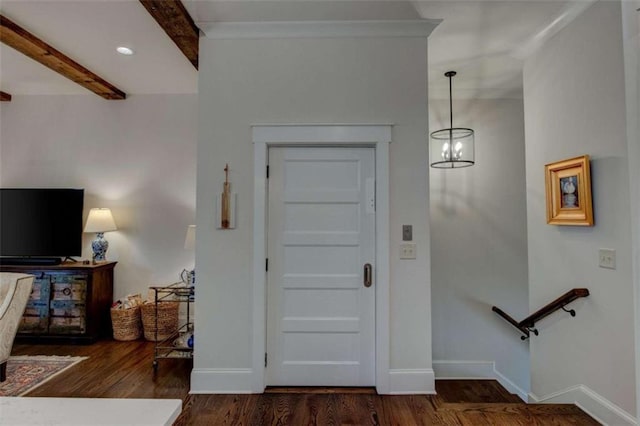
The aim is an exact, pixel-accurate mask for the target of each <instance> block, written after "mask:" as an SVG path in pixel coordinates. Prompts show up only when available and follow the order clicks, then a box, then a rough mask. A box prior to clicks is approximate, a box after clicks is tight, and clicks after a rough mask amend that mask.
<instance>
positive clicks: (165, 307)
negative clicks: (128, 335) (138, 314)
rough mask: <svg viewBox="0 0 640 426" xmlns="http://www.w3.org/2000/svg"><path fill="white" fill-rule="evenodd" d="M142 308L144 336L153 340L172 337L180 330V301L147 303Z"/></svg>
mask: <svg viewBox="0 0 640 426" xmlns="http://www.w3.org/2000/svg"><path fill="white" fill-rule="evenodd" d="M141 309H142V326H143V329H144V338H145V339H147V340H150V341H152V342H156V341H160V340H164V339H167V338H169V337H171V335H173V334H175V333H176V332H177V331H178V313H179V310H180V302H173V301H163V302H158V303H157V308H156V304H154V303H145V304H143V305H142V307H141ZM156 312H157V314H158V335H157V339H156Z"/></svg>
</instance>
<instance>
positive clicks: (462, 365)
mask: <svg viewBox="0 0 640 426" xmlns="http://www.w3.org/2000/svg"><path fill="white" fill-rule="evenodd" d="M433 370H434V371H435V376H436V379H438V380H447V379H449V380H454V379H455V380H481V379H487V380H497V381H498V383H500V384H501V385H502V386H503V387H504V388H505V389H506V390H508V391H509V392H510V393H513V394H516V395H518V397H519V398H520V399H521V400H523V401H525V402H527V400H528V396H527V391H525V390H523V389H522V388H520V387H519V386H517V385H516V384H515V383H513V382H512V381H511V380H509V379H508V378H507V377H506V376H505V375H504V374H502V373H500V372H499V371H498V370H496V363H495V362H493V361H433Z"/></svg>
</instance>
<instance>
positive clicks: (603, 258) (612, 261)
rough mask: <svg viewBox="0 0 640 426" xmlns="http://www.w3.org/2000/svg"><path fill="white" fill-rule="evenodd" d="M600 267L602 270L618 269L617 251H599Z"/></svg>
mask: <svg viewBox="0 0 640 426" xmlns="http://www.w3.org/2000/svg"><path fill="white" fill-rule="evenodd" d="M598 265H599V266H600V267H601V268H607V269H616V251H615V250H613V249H600V250H598Z"/></svg>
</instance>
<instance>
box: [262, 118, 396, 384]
mask: <svg viewBox="0 0 640 426" xmlns="http://www.w3.org/2000/svg"><path fill="white" fill-rule="evenodd" d="M391 128H392V126H391V125H345V124H340V125H277V124H274V125H254V126H252V134H253V135H252V139H253V164H254V166H253V173H254V192H253V209H254V212H253V213H254V214H253V319H252V322H253V336H252V353H253V356H252V374H253V380H252V391H253V392H256V393H262V392H264V389H265V380H264V374H265V368H264V353H265V350H266V345H267V337H266V336H267V333H266V322H267V320H266V284H267V281H266V278H267V275H266V271H265V259H266V254H267V237H266V236H267V221H266V219H267V203H266V201H267V179H266V166H267V150H268V148H269V146H322V145H333V146H371V147H373V148H374V149H375V157H376V158H375V168H376V171H375V173H376V270H375V282H376V286H375V288H376V389H377V391H378V393H381V394H385V393H389V372H390V363H389V144H390V143H391Z"/></svg>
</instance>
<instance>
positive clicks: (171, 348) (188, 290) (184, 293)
mask: <svg viewBox="0 0 640 426" xmlns="http://www.w3.org/2000/svg"><path fill="white" fill-rule="evenodd" d="M150 289H151V290H153V292H154V307H155V314H156V315H155V322H156V323H155V339H154V340H155V348H154V355H153V370H154V372H155V371H157V370H158V360H160V359H169V358H173V359H176V358H180V359H192V358H193V344H191V346H189V345H188V344H187V339H186V338H185V340H184V342H183V344H182V345H176V344H175V342H176V340H177V339H178V338H179V337H180V336H182V337H187V336H189V335H190V336H192V337H191V338H192V339H193V319H192V318H191V310H192V307H191V304H192V303H193V302H194V288H193V287H185V286H184V284H183V283H175V284H171V285H169V286H164V287H150ZM164 302H177V303H180V304H185V305H186V318H184V321H182V322H181V323H179V324H178V329H177V330H176V331H175V332H174V333H172V334H171V335H169V336H168V337H164V338H161V339H158V304H159V303H164ZM178 319H179V320H180V315H179V313H178ZM192 342H193V340H192Z"/></svg>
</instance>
